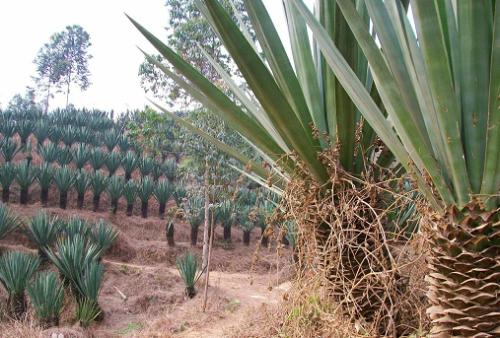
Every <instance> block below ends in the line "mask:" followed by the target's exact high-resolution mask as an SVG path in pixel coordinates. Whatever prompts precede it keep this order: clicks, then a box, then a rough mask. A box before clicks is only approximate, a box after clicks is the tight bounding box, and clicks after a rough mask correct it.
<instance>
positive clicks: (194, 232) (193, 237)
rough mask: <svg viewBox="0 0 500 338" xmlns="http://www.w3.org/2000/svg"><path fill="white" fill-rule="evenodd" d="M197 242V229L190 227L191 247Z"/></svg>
mask: <svg viewBox="0 0 500 338" xmlns="http://www.w3.org/2000/svg"><path fill="white" fill-rule="evenodd" d="M197 242H198V228H193V227H191V246H196V243H197Z"/></svg>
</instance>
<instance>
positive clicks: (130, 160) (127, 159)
mask: <svg viewBox="0 0 500 338" xmlns="http://www.w3.org/2000/svg"><path fill="white" fill-rule="evenodd" d="M137 162H138V161H137V157H136V156H135V154H134V153H133V152H131V151H129V152H127V154H126V155H125V156H124V157H123V158H122V163H121V164H122V167H123V170H124V171H125V176H126V177H128V178H130V175H131V174H132V172H133V171H134V170H135V168H136V165H137Z"/></svg>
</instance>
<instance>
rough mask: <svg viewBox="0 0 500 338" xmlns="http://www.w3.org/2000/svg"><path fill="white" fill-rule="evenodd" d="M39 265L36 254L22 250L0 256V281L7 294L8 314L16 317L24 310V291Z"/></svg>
mask: <svg viewBox="0 0 500 338" xmlns="http://www.w3.org/2000/svg"><path fill="white" fill-rule="evenodd" d="M39 265H40V262H39V260H38V258H37V257H36V256H33V255H29V254H26V253H23V252H17V251H11V252H7V253H5V254H3V255H2V257H0V281H1V282H2V285H3V286H4V288H5V289H6V291H7V293H8V294H9V299H8V306H9V314H10V315H11V316H12V317H14V318H16V319H20V318H21V316H22V315H23V314H24V313H25V312H26V297H25V295H24V291H25V289H26V285H27V284H28V281H29V280H30V279H31V277H32V276H33V274H34V273H35V271H36V270H37V269H38V266H39Z"/></svg>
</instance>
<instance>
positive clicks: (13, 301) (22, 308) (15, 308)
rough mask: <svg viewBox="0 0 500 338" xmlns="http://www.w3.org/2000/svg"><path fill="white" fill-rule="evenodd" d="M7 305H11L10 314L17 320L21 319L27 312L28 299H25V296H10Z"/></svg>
mask: <svg viewBox="0 0 500 338" xmlns="http://www.w3.org/2000/svg"><path fill="white" fill-rule="evenodd" d="M7 303H8V305H9V312H10V315H11V316H12V318H14V319H17V320H19V319H21V317H22V316H23V315H24V313H25V312H26V307H27V304H26V297H24V294H12V295H9V299H8V301H7Z"/></svg>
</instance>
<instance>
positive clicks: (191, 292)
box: [186, 286, 196, 298]
mask: <svg viewBox="0 0 500 338" xmlns="http://www.w3.org/2000/svg"><path fill="white" fill-rule="evenodd" d="M186 295H187V296H188V297H189V298H193V297H194V296H196V290H195V289H194V286H188V287H186Z"/></svg>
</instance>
